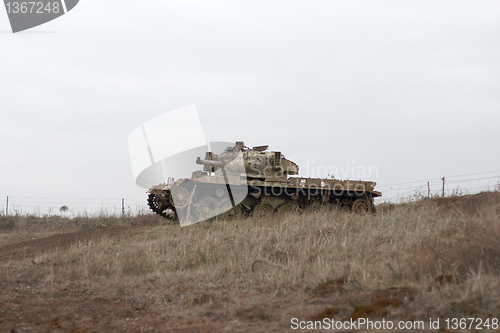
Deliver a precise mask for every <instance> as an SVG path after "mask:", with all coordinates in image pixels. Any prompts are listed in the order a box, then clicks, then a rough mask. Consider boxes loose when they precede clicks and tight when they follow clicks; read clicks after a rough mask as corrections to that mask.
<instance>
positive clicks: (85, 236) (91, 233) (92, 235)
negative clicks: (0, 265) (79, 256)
mask: <svg viewBox="0 0 500 333" xmlns="http://www.w3.org/2000/svg"><path fill="white" fill-rule="evenodd" d="M145 228H146V227H143V226H134V227H131V226H130V227H129V226H127V227H111V228H103V229H96V230H86V231H75V232H69V233H63V234H56V235H53V236H49V237H45V238H39V239H32V240H29V241H24V242H20V243H14V244H8V245H5V246H2V247H0V261H5V260H22V259H25V258H28V257H32V256H33V255H37V254H42V253H44V252H49V251H54V250H63V249H66V248H69V247H70V246H71V245H73V244H77V243H88V242H90V241H97V240H100V239H103V238H105V237H118V238H127V237H130V236H133V235H137V234H139V233H141V232H143V231H144V230H145Z"/></svg>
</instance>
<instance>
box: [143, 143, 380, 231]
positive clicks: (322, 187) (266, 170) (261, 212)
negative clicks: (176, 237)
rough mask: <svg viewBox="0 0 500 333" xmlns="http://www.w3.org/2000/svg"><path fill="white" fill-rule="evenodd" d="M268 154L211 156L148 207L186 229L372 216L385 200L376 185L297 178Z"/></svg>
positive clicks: (163, 187)
mask: <svg viewBox="0 0 500 333" xmlns="http://www.w3.org/2000/svg"><path fill="white" fill-rule="evenodd" d="M267 148H268V146H257V147H253V148H248V147H246V146H245V145H244V143H243V142H236V144H235V146H234V147H228V148H226V149H225V150H224V152H223V153H221V154H218V155H217V154H213V153H211V152H208V153H206V156H205V158H204V159H201V158H200V157H198V159H197V161H196V163H197V164H199V165H203V171H195V172H193V174H192V177H191V179H186V178H185V179H179V180H177V181H174V182H171V183H169V184H160V185H157V186H154V187H152V188H150V189H149V191H148V193H149V198H148V203H149V207H150V208H151V209H152V210H153V211H154V212H155V213H157V214H159V215H161V216H164V217H171V218H178V219H180V220H181V224H182V222H183V220H184V221H195V222H197V221H202V220H205V219H208V218H211V217H214V216H222V217H224V218H240V217H243V216H248V215H253V216H259V217H262V216H267V215H271V214H274V213H278V214H287V213H290V212H295V211H307V210H311V211H314V210H318V209H322V208H323V209H333V208H335V207H339V208H344V209H349V210H352V211H354V212H358V213H360V212H372V211H374V205H373V198H375V197H379V196H381V195H382V194H381V193H380V192H377V191H375V190H374V187H375V185H376V183H375V182H372V181H360V180H338V179H334V178H331V179H324V178H303V177H296V176H297V175H298V173H299V167H298V166H297V164H295V163H294V162H292V161H290V160H288V159H286V158H285V157H284V156H283V154H281V152H277V151H267ZM294 176H295V177H294Z"/></svg>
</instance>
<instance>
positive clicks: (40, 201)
mask: <svg viewBox="0 0 500 333" xmlns="http://www.w3.org/2000/svg"><path fill="white" fill-rule="evenodd" d="M5 200H6V201H5V206H3V207H2V210H1V212H0V215H4V214H5V215H15V214H32V215H37V216H41V215H61V216H68V217H75V216H96V215H100V216H102V215H104V216H122V215H127V216H135V215H138V214H144V213H148V212H149V211H150V210H149V208H148V207H147V203H146V199H144V200H132V199H126V198H42V197H18V196H7V197H6V199H5Z"/></svg>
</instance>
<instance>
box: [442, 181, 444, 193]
mask: <svg viewBox="0 0 500 333" xmlns="http://www.w3.org/2000/svg"><path fill="white" fill-rule="evenodd" d="M442 180H443V197H444V177H443V179H442Z"/></svg>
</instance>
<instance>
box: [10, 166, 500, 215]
mask: <svg viewBox="0 0 500 333" xmlns="http://www.w3.org/2000/svg"><path fill="white" fill-rule="evenodd" d="M474 176H475V177H474ZM375 189H376V190H377V191H380V192H382V195H383V196H382V197H380V198H377V199H376V203H380V202H393V203H397V202H403V201H409V200H412V199H418V198H422V197H436V196H450V195H462V194H473V193H477V192H482V191H499V190H500V170H495V171H488V172H480V173H473V174H466V175H456V176H445V177H441V178H431V179H423V180H418V181H411V182H406V183H398V184H392V185H381V186H377V187H376V188H375ZM1 208H2V209H1V210H0V215H4V214H5V215H9V214H10V215H14V214H33V215H63V216H68V217H74V216H92V215H106V216H122V215H128V216H134V215H138V214H144V213H149V212H150V210H149V208H148V206H147V203H146V198H144V200H132V199H125V198H41V197H16V196H13V197H11V196H7V197H6V201H5V206H3V207H1Z"/></svg>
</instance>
